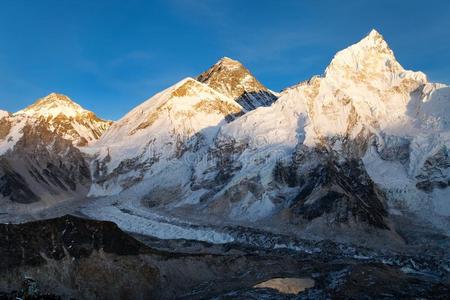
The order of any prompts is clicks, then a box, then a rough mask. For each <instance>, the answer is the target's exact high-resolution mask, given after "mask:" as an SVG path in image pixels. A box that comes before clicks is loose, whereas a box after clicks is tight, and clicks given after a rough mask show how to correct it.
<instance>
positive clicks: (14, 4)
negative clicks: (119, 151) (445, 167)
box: [0, 0, 450, 119]
mask: <svg viewBox="0 0 450 300" xmlns="http://www.w3.org/2000/svg"><path fill="white" fill-rule="evenodd" d="M372 28H376V29H377V30H378V31H380V32H381V33H382V34H383V35H384V37H385V38H386V40H387V41H388V43H389V45H390V46H391V48H392V49H393V50H394V52H395V54H396V56H397V59H398V60H399V61H400V63H401V64H402V65H403V66H404V67H405V68H408V69H413V70H421V71H424V72H425V73H427V75H428V76H429V78H430V79H431V80H432V81H439V82H444V83H450V1H448V0H441V1H437V0H429V1H426V2H424V1H423V0H421V1H415V0H404V1H399V0H397V1H396V0H389V1H387V0H386V1H385V0H372V1H367V0H358V1H356V0H355V1H350V0H346V1H342V0H335V1H328V0H305V1H302V0H295V1H288V0H284V1H282V0H278V1H263V0H259V1H251V0H247V1H243V0H239V1H234V0H204V1H200V0H198V1H195V0H155V1H149V0H148V1H137V0H128V1H115V0H108V1H100V0H97V1H94V0H88V1H85V0H77V1H75V0H73V1H68V0H59V1H56V0H55V1H50V0H39V1H32V0H29V1H21V0H5V1H0V108H1V109H5V110H8V111H17V110H19V109H21V108H23V107H25V106H27V105H28V104H31V103H32V102H34V101H35V100H36V99H37V98H40V97H42V96H45V95H47V94H49V93H50V92H60V93H64V94H66V95H68V96H69V97H71V98H72V99H73V100H75V101H76V102H78V103H79V104H81V105H82V106H84V107H86V108H87V109H90V110H93V111H94V112H96V113H97V114H98V115H99V116H101V117H104V118H108V119H118V118H120V117H121V116H122V115H124V114H125V113H126V112H128V111H129V110H130V109H132V108H133V107H134V106H136V105H138V104H139V103H141V102H142V101H144V100H145V99H147V98H149V97H150V96H152V95H153V94H154V93H156V92H158V91H160V90H161V89H163V88H166V87H168V86H170V85H172V84H174V83H176V82H177V81H179V80H181V79H182V78H184V77H187V76H196V75H198V74H199V73H201V72H202V71H204V70H206V69H207V68H208V67H209V66H210V65H212V64H213V63H215V62H216V61H217V60H218V59H219V58H220V57H223V56H229V57H232V58H234V59H238V60H240V61H241V62H242V63H244V65H246V66H247V67H248V68H249V69H250V70H251V71H252V72H253V74H254V75H255V76H256V77H257V78H258V79H259V80H260V81H261V82H263V83H264V84H265V85H266V86H268V87H269V88H271V89H273V90H280V89H283V88H284V87H287V86H290V85H292V84H295V83H297V82H300V81H302V80H305V79H308V78H309V77H311V76H312V75H315V74H322V73H323V71H324V69H325V68H326V66H327V65H328V63H329V62H330V60H331V59H332V57H333V55H334V54H335V53H336V52H337V51H339V50H341V49H343V48H345V47H347V46H348V45H350V44H352V43H354V42H357V41H358V40H360V39H361V38H362V37H363V36H364V35H366V34H367V33H368V32H369V31H370V30H371V29H372Z"/></svg>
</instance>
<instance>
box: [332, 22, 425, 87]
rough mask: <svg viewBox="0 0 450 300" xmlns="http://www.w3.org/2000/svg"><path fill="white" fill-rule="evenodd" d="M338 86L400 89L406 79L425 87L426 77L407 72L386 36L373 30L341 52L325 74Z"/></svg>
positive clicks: (417, 73)
mask: <svg viewBox="0 0 450 300" xmlns="http://www.w3.org/2000/svg"><path fill="white" fill-rule="evenodd" d="M325 76H326V77H327V78H329V79H332V80H335V81H336V82H341V83H342V81H348V80H350V81H352V82H353V83H356V84H363V83H364V84H366V83H370V84H371V85H373V86H375V87H376V88H382V89H383V88H387V87H390V86H392V85H398V84H399V83H400V82H401V81H404V80H405V79H411V80H414V81H418V82H422V83H425V82H427V79H426V76H425V74H423V73H421V72H412V71H407V70H405V69H404V68H403V67H402V66H401V65H400V63H399V62H398V61H397V59H396V58H395V55H394V52H393V51H392V50H391V48H390V47H389V45H388V43H387V42H386V41H385V39H384V38H383V36H382V35H381V34H380V33H379V32H378V31H376V30H375V29H373V30H372V31H371V32H370V33H369V34H368V35H367V36H366V37H364V38H363V39H362V40H360V41H359V42H357V43H356V44H354V45H352V46H350V47H348V48H346V49H344V50H342V51H339V52H338V53H337V54H336V55H335V56H334V58H333V60H332V61H331V63H330V65H329V66H328V67H327V69H326V71H325Z"/></svg>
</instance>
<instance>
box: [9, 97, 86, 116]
mask: <svg viewBox="0 0 450 300" xmlns="http://www.w3.org/2000/svg"><path fill="white" fill-rule="evenodd" d="M86 113H89V111H87V110H85V109H83V108H82V107H81V106H80V105H78V104H77V103H75V102H73V101H72V100H71V99H70V98H69V97H67V96H65V95H61V94H56V93H51V94H49V95H48V96H46V97H44V98H41V99H39V100H38V101H37V102H36V103H34V104H33V105H31V106H29V107H27V108H25V109H23V110H20V111H18V112H16V113H15V114H14V115H27V116H33V117H40V116H42V117H57V116H58V115H60V114H61V115H64V116H67V117H76V116H80V115H83V114H86Z"/></svg>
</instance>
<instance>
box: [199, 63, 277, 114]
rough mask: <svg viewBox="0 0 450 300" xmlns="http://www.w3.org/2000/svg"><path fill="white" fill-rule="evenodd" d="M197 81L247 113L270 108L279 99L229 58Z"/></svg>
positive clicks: (210, 69)
mask: <svg viewBox="0 0 450 300" xmlns="http://www.w3.org/2000/svg"><path fill="white" fill-rule="evenodd" d="M197 80H198V81H200V82H202V83H205V84H207V85H208V86H210V87H211V88H213V89H215V90H216V91H218V92H219V93H221V94H223V95H225V96H227V97H230V98H231V99H233V100H235V101H236V102H238V103H239V104H240V105H242V106H243V107H244V108H245V109H246V110H247V111H250V110H253V109H255V108H257V107H259V106H269V105H270V104H272V103H273V102H274V101H275V100H276V99H277V97H276V96H275V95H274V94H273V93H272V92H270V91H269V90H268V89H267V88H266V87H265V86H264V85H262V84H261V83H260V82H259V81H258V80H257V79H256V78H255V77H254V76H253V75H252V74H251V73H250V71H249V70H248V69H247V68H246V67H244V65H242V64H241V63H240V62H239V61H237V60H233V59H231V58H229V57H223V58H221V59H220V60H219V61H218V62H217V63H216V64H214V65H213V66H211V67H210V68H209V69H208V70H207V71H205V72H204V73H202V74H200V75H199V76H198V77H197Z"/></svg>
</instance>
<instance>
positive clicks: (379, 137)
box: [197, 31, 450, 228]
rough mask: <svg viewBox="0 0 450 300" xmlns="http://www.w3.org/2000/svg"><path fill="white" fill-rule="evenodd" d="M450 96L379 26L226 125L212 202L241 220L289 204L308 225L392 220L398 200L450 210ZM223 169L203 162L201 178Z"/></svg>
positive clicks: (218, 144)
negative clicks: (407, 65) (410, 67)
mask: <svg viewBox="0 0 450 300" xmlns="http://www.w3.org/2000/svg"><path fill="white" fill-rule="evenodd" d="M449 105H450V97H449V93H448V87H447V86H445V85H440V84H431V83H428V82H427V79H426V76H425V75H424V74H423V73H421V72H412V71H407V70H404V69H403V68H402V67H401V65H400V64H399V63H398V62H397V60H396V59H395V56H394V54H393V52H392V50H391V49H390V48H389V47H388V45H387V43H386V42H385V41H384V39H383V37H382V36H381V35H380V34H379V33H378V32H376V31H372V32H371V33H370V34H369V35H368V36H367V37H365V38H364V39H363V40H361V41H360V42H359V43H357V44H355V45H353V46H351V47H349V48H347V49H345V50H343V51H340V52H339V53H337V54H336V56H335V57H334V59H333V60H332V62H331V63H330V65H329V66H328V68H327V70H326V72H325V75H324V76H323V77H313V78H312V79H311V80H309V81H307V82H303V83H301V84H299V85H298V86H295V87H292V88H289V89H287V90H285V91H284V92H283V93H282V94H281V95H280V98H279V99H278V100H277V101H276V102H275V103H274V104H273V105H272V106H271V107H269V108H259V109H257V110H255V111H252V112H250V113H248V114H246V115H244V116H243V117H241V118H240V119H238V120H236V121H235V122H232V123H231V124H228V125H225V126H224V127H223V128H221V130H220V132H219V135H218V137H217V138H216V140H215V145H214V146H213V147H212V148H211V153H215V154H217V155H216V157H215V160H216V161H224V159H225V158H226V161H227V164H226V165H225V166H223V165H222V167H225V169H226V171H225V172H226V173H227V178H226V180H224V181H223V182H221V184H222V185H221V186H220V188H219V189H217V185H216V186H215V190H214V192H213V194H210V199H211V200H210V201H211V202H210V204H209V205H208V210H209V211H212V212H215V211H219V212H220V211H221V212H222V213H223V212H224V210H225V211H226V212H227V213H228V214H229V215H230V216H232V217H233V218H240V219H248V218H256V219H258V218H261V217H264V216H270V215H272V214H274V213H279V212H283V216H284V217H283V218H286V215H287V214H288V215H289V216H290V217H289V218H291V221H293V222H300V221H299V220H300V219H305V218H306V219H307V220H308V222H309V223H308V224H309V225H308V227H309V228H311V227H312V225H311V224H314V223H317V225H318V227H321V226H323V223H327V222H328V223H329V222H332V223H334V222H336V221H337V222H340V221H345V223H355V222H356V223H358V222H361V221H363V222H365V223H369V224H372V225H374V224H375V225H377V226H379V227H381V228H385V227H387V223H386V222H385V221H383V219H384V218H385V216H386V211H387V210H388V209H392V208H397V209H398V208H404V207H409V208H410V209H412V210H413V211H416V212H419V213H424V214H425V213H430V212H434V213H435V214H441V215H443V216H450V214H449V212H450V211H449V208H450V201H449V200H450V197H449V196H450V194H449V190H450V189H449V188H448V180H449V179H450V177H449V176H448V174H449V167H450V165H449V164H448V162H449V159H448V147H449V139H448V136H449V131H448V120H449V116H450V114H449V110H448V109H445V108H448V107H449ZM230 149H234V151H232V153H231V154H230ZM223 172H224V170H223V169H209V170H207V172H205V171H204V170H201V172H197V174H198V175H199V176H198V177H197V183H198V184H200V185H201V186H208V185H210V184H211V182H212V181H216V182H217V176H218V175H219V174H220V173H223ZM359 192H361V193H362V194H361V195H358V193H359ZM330 195H332V196H333V197H331V196H330ZM330 199H331V200H330ZM339 199H341V200H339ZM342 199H344V200H342ZM363 199H365V200H363ZM329 201H333V202H331V203H330V202H329ZM342 201H344V202H342ZM368 201H369V202H368ZM343 203H346V204H345V205H344V204H343ZM343 206H344V207H345V206H347V208H345V209H344V210H342V207H343ZM383 206H384V208H383ZM389 206H390V207H389ZM424 206H427V209H426V210H423V207H424ZM358 207H359V208H358ZM370 207H371V208H370ZM355 208H357V209H356V210H355ZM368 208H370V209H368ZM287 212H288V213H287ZM343 215H345V217H342V216H343ZM292 218H293V219H292ZM321 219H322V220H323V221H318V220H321ZM352 219H353V220H352ZM325 220H327V221H325ZM332 220H333V221H332ZM375 220H376V221H375ZM447 228H448V226H447Z"/></svg>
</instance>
